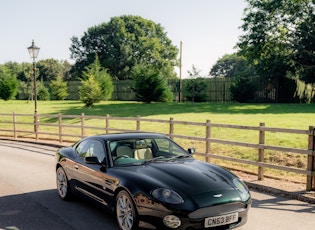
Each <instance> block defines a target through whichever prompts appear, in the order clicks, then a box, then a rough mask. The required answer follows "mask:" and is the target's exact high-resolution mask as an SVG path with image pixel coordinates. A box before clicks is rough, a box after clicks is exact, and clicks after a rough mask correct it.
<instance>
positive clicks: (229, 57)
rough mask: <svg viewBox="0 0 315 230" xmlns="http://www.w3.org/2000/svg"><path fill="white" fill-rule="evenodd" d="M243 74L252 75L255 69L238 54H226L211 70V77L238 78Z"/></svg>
mask: <svg viewBox="0 0 315 230" xmlns="http://www.w3.org/2000/svg"><path fill="white" fill-rule="evenodd" d="M243 74H248V75H250V74H252V76H254V70H253V67H252V66H251V65H250V64H249V63H248V62H247V61H246V59H245V58H244V57H242V56H240V55H239V54H238V53H234V54H225V55H224V56H223V57H222V58H219V59H218V61H217V62H216V63H215V64H214V65H213V67H212V68H211V70H210V72H209V75H210V76H213V77H237V76H240V75H243Z"/></svg>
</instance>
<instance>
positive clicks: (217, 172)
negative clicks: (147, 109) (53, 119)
mask: <svg viewBox="0 0 315 230" xmlns="http://www.w3.org/2000/svg"><path fill="white" fill-rule="evenodd" d="M193 153H194V149H193V148H190V149H188V150H187V151H186V150H184V149H183V148H182V147H180V146H179V145H178V144H176V143H175V142H173V141H172V140H171V139H169V138H168V137H166V136H165V135H162V134H157V133H144V132H139V133H120V134H105V135H96V136H90V137H86V138H83V139H82V140H80V141H78V142H76V143H75V144H73V145H72V146H70V147H65V148H61V149H59V150H58V151H57V153H56V179H57V190H58V194H59V196H60V198H61V199H63V200H66V199H69V198H70V197H71V196H72V195H74V194H81V195H84V196H87V197H89V198H91V199H92V200H94V201H97V202H98V203H100V204H102V205H103V206H105V207H107V208H109V209H110V210H112V211H113V212H114V213H115V216H116V219H117V224H118V226H119V228H120V229H122V230H131V229H138V228H139V227H142V228H149V229H232V228H236V227H239V226H241V225H243V224H245V223H246V221H247V213H248V210H249V208H250V205H251V195H250V192H249V191H248V188H247V187H246V185H245V184H244V182H243V181H242V180H240V179H239V178H238V177H237V176H235V175H234V174H232V173H231V172H229V171H227V170H225V169H223V168H221V167H218V166H216V165H213V164H209V163H205V162H202V161H199V160H196V159H194V158H193Z"/></svg>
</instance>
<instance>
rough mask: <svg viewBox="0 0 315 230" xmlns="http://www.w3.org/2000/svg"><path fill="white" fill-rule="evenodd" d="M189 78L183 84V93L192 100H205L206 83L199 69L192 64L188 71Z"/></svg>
mask: <svg viewBox="0 0 315 230" xmlns="http://www.w3.org/2000/svg"><path fill="white" fill-rule="evenodd" d="M188 75H189V77H190V79H187V80H186V81H185V84H184V93H185V97H186V99H187V100H189V101H192V102H204V101H206V97H207V94H206V89H207V84H206V81H205V78H203V77H201V76H200V70H197V68H196V67H195V66H192V70H191V71H188Z"/></svg>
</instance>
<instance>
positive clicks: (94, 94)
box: [79, 75, 102, 107]
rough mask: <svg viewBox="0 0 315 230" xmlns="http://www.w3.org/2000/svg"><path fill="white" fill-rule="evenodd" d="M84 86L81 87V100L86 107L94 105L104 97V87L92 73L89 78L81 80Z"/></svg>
mask: <svg viewBox="0 0 315 230" xmlns="http://www.w3.org/2000/svg"><path fill="white" fill-rule="evenodd" d="M81 82H82V86H80V87H79V96H80V100H81V101H82V102H83V103H84V104H85V106H86V107H92V106H93V105H94V104H95V103H97V102H100V101H101V98H102V89H101V87H100V84H99V82H98V81H97V80H96V79H95V76H94V75H90V76H89V77H88V79H87V80H81Z"/></svg>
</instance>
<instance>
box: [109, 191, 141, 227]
mask: <svg viewBox="0 0 315 230" xmlns="http://www.w3.org/2000/svg"><path fill="white" fill-rule="evenodd" d="M115 214H116V220H117V223H118V226H119V229H121V230H133V229H137V228H138V215H137V212H136V209H135V205H134V202H133V200H132V198H131V197H130V195H129V193H128V192H127V191H125V190H121V191H120V192H119V193H118V194H117V196H116V199H115Z"/></svg>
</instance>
